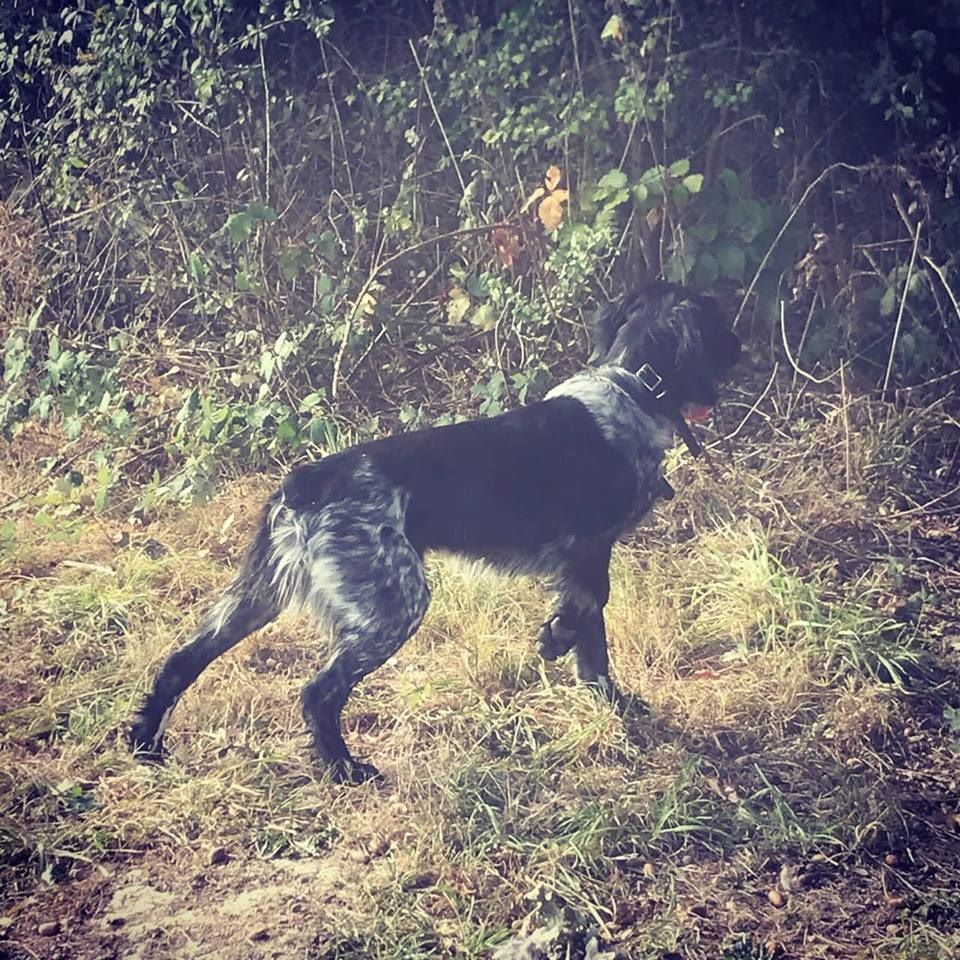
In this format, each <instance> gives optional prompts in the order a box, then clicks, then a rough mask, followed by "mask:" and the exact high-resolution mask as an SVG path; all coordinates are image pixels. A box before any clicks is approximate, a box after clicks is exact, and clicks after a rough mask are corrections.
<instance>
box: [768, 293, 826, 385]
mask: <svg viewBox="0 0 960 960" xmlns="http://www.w3.org/2000/svg"><path fill="white" fill-rule="evenodd" d="M785 313H786V311H785V309H784V302H783V300H781V301H780V339H781V340H782V341H783V352H784V353H785V354H786V355H787V359H788V360H789V361H790V366H791V367H793V370H794V373H799V374H800V376H801V377H806V379H807V380H809V381H811V382H812V383H817V384H820V383H829V382H830V381H831V380H832V379H833V378H834V377H835V376H836V375H837V374H838V373H839V372H840V370H839V368H838V369H837V370H834V371H833V373H831V374H829V375H827V376H826V377H823V378H822V379H818V378H817V377H815V376H814V375H813V374H812V373H807V371H806V370H804V369H803V367H801V366H800V364H799V363H797V361H796V360H794V359H793V354H792V353H791V352H790V342H789V341H788V340H787V322H786V318H785Z"/></svg>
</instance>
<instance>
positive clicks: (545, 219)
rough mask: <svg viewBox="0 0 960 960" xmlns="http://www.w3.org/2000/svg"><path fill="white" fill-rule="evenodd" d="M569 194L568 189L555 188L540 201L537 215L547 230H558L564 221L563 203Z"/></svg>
mask: <svg viewBox="0 0 960 960" xmlns="http://www.w3.org/2000/svg"><path fill="white" fill-rule="evenodd" d="M568 196H569V191H567V190H554V192H553V193H551V194H548V195H547V196H546V197H544V198H543V200H541V201H540V206H539V207H537V216H538V217H540V222H541V223H542V224H543V226H544V228H545V229H547V230H556V229H557V227H559V226H560V224H561V223H562V222H563V204H564V201H565V200H566V199H567V197H568Z"/></svg>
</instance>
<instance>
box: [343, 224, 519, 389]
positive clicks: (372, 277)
mask: <svg viewBox="0 0 960 960" xmlns="http://www.w3.org/2000/svg"><path fill="white" fill-rule="evenodd" d="M514 226H515V224H512V223H507V222H502V223H487V224H484V225H483V226H479V227H464V228H462V229H461V230H451V231H450V232H449V233H441V234H440V235H439V236H437V237H431V238H430V239H429V240H420V241H418V242H417V243H414V244H411V245H410V246H409V247H405V248H404V249H403V250H401V251H400V252H399V253H395V254H394V255H393V256H392V257H387V259H386V260H383V261H381V262H380V263H379V264H374V265H373V267H372V268H371V270H370V273H369V275H368V276H367V279H366V280H364V282H363V286H362V287H361V288H360V292H359V293H358V294H357V298H356V300H355V301H354V304H353V309H352V310H351V311H350V315H349V317H348V318H347V325H346V327H345V328H344V331H343V337H342V339H341V340H340V347H339V349H338V350H337V356H336V358H335V359H334V361H333V376H332V378H331V380H330V399H331V400H336V399H337V391H338V389H339V386H340V368H341V367H342V366H343V358H344V355H345V354H346V352H347V346H348V344H349V342H350V335H351V334H352V333H353V324H354V321H355V320H356V319H357V314H358V313H359V312H360V304H361V303H363V300H364V298H365V297H366V295H367V293H369V291H370V287H372V286H373V284H374V282H375V281H376V279H377V277H378V276H380V274H381V273H383V271H384V270H386V269H387V267H390V266H392V265H393V264H395V263H396V262H397V261H398V260H402V259H403V258H404V257H405V256H407V255H408V254H411V253H413V252H415V251H416V250H422V249H423V248H424V247H429V246H433V244H435V243H440V242H441V241H444V240H451V239H453V238H454V237H466V236H470V235H471V234H474V233H489V232H490V231H491V230H498V229H501V228H504V229H513V228H514Z"/></svg>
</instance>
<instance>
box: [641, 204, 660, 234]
mask: <svg viewBox="0 0 960 960" xmlns="http://www.w3.org/2000/svg"><path fill="white" fill-rule="evenodd" d="M644 219H645V220H646V221H647V226H648V227H649V228H650V229H651V230H653V229H655V228H656V226H657V225H658V224H659V223H660V208H659V207H651V208H650V210H648V211H647V215H646V217H644Z"/></svg>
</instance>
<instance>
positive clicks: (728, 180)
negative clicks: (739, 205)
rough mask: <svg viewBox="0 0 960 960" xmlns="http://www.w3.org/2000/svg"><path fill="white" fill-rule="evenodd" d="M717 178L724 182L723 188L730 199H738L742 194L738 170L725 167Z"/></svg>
mask: <svg viewBox="0 0 960 960" xmlns="http://www.w3.org/2000/svg"><path fill="white" fill-rule="evenodd" d="M717 179H718V180H719V181H720V182H721V183H722V184H723V189H724V191H725V192H726V194H727V197H728V198H729V199H730V200H736V199H737V198H738V197H739V196H740V178H739V177H738V176H737V174H736V171H734V170H731V169H730V168H729V167H724V169H723V170H721V171H720V173H719V174H718V175H717Z"/></svg>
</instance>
